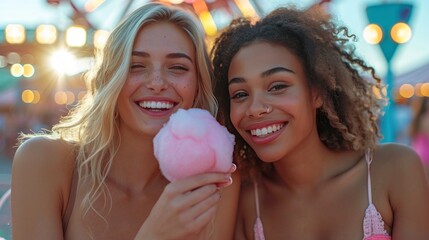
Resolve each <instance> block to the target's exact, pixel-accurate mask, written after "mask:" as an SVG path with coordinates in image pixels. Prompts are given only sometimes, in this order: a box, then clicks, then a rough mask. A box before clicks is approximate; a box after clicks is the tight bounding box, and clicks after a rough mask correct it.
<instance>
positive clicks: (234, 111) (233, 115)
mask: <svg viewBox="0 0 429 240" xmlns="http://www.w3.org/2000/svg"><path fill="white" fill-rule="evenodd" d="M230 106H231V112H230V113H229V118H230V120H231V123H232V125H233V126H234V127H235V128H236V129H238V126H239V124H240V119H241V118H242V115H243V110H244V107H241V108H240V107H239V106H236V105H235V104H230Z"/></svg>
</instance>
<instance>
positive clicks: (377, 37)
mask: <svg viewBox="0 0 429 240" xmlns="http://www.w3.org/2000/svg"><path fill="white" fill-rule="evenodd" d="M363 38H364V39H365V41H367V42H368V43H369V44H378V43H379V42H381V39H383V31H382V30H381V27H380V26H378V25H377V24H369V25H368V26H366V27H365V29H364V30H363Z"/></svg>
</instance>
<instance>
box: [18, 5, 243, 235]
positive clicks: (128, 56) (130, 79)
mask: <svg viewBox="0 0 429 240" xmlns="http://www.w3.org/2000/svg"><path fill="white" fill-rule="evenodd" d="M204 37H205V36H204V32H203V31H202V27H201V26H200V23H199V21H198V20H197V19H196V18H195V17H194V16H193V15H192V14H191V13H189V12H187V11H184V10H183V9H179V8H174V7H170V6H166V5H163V4H148V5H145V6H143V7H140V8H138V9H137V10H135V11H134V12H133V13H131V14H130V15H129V16H128V17H127V18H126V19H124V21H122V22H121V23H120V24H119V25H118V26H117V27H116V28H115V29H114V30H113V32H112V33H111V35H110V37H109V39H108V41H107V44H106V46H105V48H104V50H103V52H101V53H100V55H99V56H98V58H97V62H96V64H95V66H94V69H93V72H92V74H89V75H88V79H87V80H88V82H89V83H90V84H89V85H90V89H89V91H88V94H87V96H86V98H85V99H84V100H83V102H81V104H80V105H78V106H77V107H76V108H75V109H74V110H73V111H71V112H70V113H69V115H68V116H66V117H64V118H63V119H62V120H61V122H60V123H58V124H57V125H55V126H54V127H53V129H52V132H51V133H45V134H40V136H26V137H25V139H26V140H25V141H24V142H23V143H22V144H21V145H20V146H19V148H18V150H17V152H16V154H15V158H14V160H13V166H12V168H13V169H12V234H13V239H15V240H21V239H25V240H27V239H79V240H83V239H121V240H123V239H219V240H220V239H222V240H223V239H232V236H233V231H234V229H233V228H234V222H235V218H236V215H235V214H236V203H237V201H238V190H239V189H238V186H239V185H238V184H233V185H232V186H231V187H228V188H222V187H224V186H228V185H231V183H232V179H231V173H232V171H233V169H234V167H233V166H231V171H230V172H228V173H206V174H199V175H197V176H193V177H189V178H185V179H183V180H178V181H175V182H171V183H170V182H168V181H167V180H166V178H165V177H164V176H163V175H162V174H161V172H160V169H159V165H158V162H157V160H156V159H155V156H154V153H153V138H154V137H155V135H156V134H157V133H158V131H159V130H160V129H161V127H162V126H163V124H165V123H166V122H167V121H168V119H169V117H170V115H171V114H173V113H174V112H176V111H177V110H178V109H179V108H183V109H188V108H191V107H195V108H202V109H206V110H208V111H210V112H211V114H212V115H213V116H215V114H216V111H217V103H216V101H215V98H214V94H213V90H212V87H213V82H212V74H211V65H210V59H209V57H208V54H207V51H206V46H205V41H204V40H205V39H204ZM221 188H222V189H221ZM221 196H222V198H221ZM235 199H237V201H236V200H235Z"/></svg>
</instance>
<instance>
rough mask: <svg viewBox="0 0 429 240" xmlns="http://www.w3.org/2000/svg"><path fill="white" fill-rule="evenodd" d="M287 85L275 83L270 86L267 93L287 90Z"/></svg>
mask: <svg viewBox="0 0 429 240" xmlns="http://www.w3.org/2000/svg"><path fill="white" fill-rule="evenodd" d="M288 87H289V85H287V84H284V83H276V84H273V85H271V86H270V88H269V89H268V91H269V92H278V91H281V90H284V89H286V88H288Z"/></svg>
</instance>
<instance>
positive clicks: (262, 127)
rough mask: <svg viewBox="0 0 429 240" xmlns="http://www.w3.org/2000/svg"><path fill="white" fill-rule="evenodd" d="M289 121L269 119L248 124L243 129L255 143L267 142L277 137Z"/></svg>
mask: <svg viewBox="0 0 429 240" xmlns="http://www.w3.org/2000/svg"><path fill="white" fill-rule="evenodd" d="M288 123H289V122H279V121H275V122H273V121H271V122H264V123H257V124H252V125H250V126H248V127H247V128H246V129H245V130H246V132H248V134H249V135H250V139H249V140H251V141H252V142H253V143H255V144H267V143H270V142H272V141H274V140H275V139H277V138H278V137H279V136H280V134H281V133H282V130H283V129H284V128H285V127H286V126H287V125H288Z"/></svg>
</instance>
